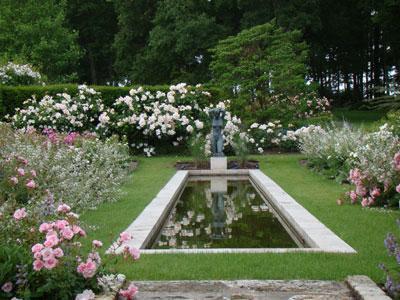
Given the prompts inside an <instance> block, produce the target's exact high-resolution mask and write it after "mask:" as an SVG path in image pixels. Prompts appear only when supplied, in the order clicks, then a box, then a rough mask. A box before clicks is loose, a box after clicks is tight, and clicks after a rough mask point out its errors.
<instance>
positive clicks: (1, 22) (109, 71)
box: [0, 0, 400, 101]
mask: <svg viewBox="0 0 400 300" xmlns="http://www.w3.org/2000/svg"><path fill="white" fill-rule="evenodd" d="M0 11H1V12H2V13H1V14H0V27H1V29H2V30H1V32H0V58H1V59H3V60H10V59H13V60H15V59H19V60H23V61H27V62H30V63H32V64H34V65H37V66H38V67H39V69H40V70H41V71H42V72H43V73H44V74H45V75H46V76H47V78H49V80H51V81H57V82H61V81H64V82H65V81H69V82H71V81H79V82H86V83H89V84H106V83H109V84H116V83H118V82H122V81H124V80H129V81H131V82H133V83H135V84H170V83H176V82H180V81H183V82H187V83H191V84H193V83H197V82H203V83H204V82H209V81H210V80H212V79H213V74H212V72H211V71H210V68H209V65H210V62H211V54H210V51H209V50H210V49H211V48H213V47H215V46H216V44H217V42H218V41H220V40H222V39H225V38H227V37H228V36H231V35H236V34H238V33H239V32H240V31H242V30H243V29H248V28H250V27H253V26H256V25H260V24H264V23H266V22H269V21H271V20H273V19H275V20H276V22H277V23H278V25H279V26H281V27H282V28H284V29H285V30H294V29H298V30H300V31H301V32H302V34H303V39H304V41H305V42H306V43H307V44H308V46H309V49H310V50H309V53H308V63H307V65H308V77H309V79H310V80H312V81H314V82H317V83H319V90H320V93H321V94H322V95H325V96H328V97H334V98H336V99H338V100H339V99H342V100H344V101H349V100H351V101H359V100H360V99H363V98H373V97H376V96H379V95H382V94H383V93H385V94H389V93H390V90H391V89H393V88H394V86H395V85H396V82H397V84H398V83H399V82H400V76H399V71H400V22H399V17H400V0H379V1H378V0H134V1H133V0H86V1H80V0H62V1H55V0H42V1H39V2H38V1H34V0H25V1H12V0H3V1H1V2H0Z"/></svg>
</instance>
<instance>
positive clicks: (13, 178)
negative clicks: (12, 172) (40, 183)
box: [10, 176, 18, 185]
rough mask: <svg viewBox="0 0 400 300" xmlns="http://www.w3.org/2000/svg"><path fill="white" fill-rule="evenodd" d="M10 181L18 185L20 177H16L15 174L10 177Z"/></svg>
mask: <svg viewBox="0 0 400 300" xmlns="http://www.w3.org/2000/svg"><path fill="white" fill-rule="evenodd" d="M10 181H11V183H12V184H13V185H17V184H18V178H17V177H15V176H13V177H11V178H10Z"/></svg>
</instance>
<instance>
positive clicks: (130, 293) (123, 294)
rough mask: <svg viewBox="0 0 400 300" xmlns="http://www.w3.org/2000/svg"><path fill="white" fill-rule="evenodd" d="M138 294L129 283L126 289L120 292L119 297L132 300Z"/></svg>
mask: <svg viewBox="0 0 400 300" xmlns="http://www.w3.org/2000/svg"><path fill="white" fill-rule="evenodd" d="M137 292H138V288H137V287H136V286H135V285H134V284H133V283H131V284H130V285H129V286H128V288H127V289H125V290H120V291H119V295H120V296H121V297H124V298H125V299H127V300H132V299H133V298H134V297H135V295H136V294H137Z"/></svg>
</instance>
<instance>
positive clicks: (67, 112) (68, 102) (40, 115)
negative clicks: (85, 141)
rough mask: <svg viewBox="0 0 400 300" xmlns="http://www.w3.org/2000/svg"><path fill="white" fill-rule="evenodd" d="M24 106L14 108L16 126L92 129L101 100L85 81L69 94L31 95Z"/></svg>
mask: <svg viewBox="0 0 400 300" xmlns="http://www.w3.org/2000/svg"><path fill="white" fill-rule="evenodd" d="M24 107H25V108H24V109H19V108H17V109H16V114H15V115H14V116H13V117H12V121H13V124H14V126H15V127H17V128H26V127H29V126H32V127H34V128H36V129H40V130H43V129H54V130H57V131H60V132H84V131H92V132H93V131H94V130H95V128H96V125H97V123H98V119H99V116H100V113H101V112H102V111H103V110H104V104H103V101H102V99H101V98H100V94H99V93H97V92H96V91H95V90H94V89H92V88H89V87H87V86H86V85H80V86H78V91H77V93H76V94H75V95H73V96H71V95H69V94H67V93H61V94H57V95H56V96H54V97H53V96H44V97H43V98H42V99H41V100H39V101H38V100H37V99H35V97H32V98H31V99H28V100H26V101H25V102H24Z"/></svg>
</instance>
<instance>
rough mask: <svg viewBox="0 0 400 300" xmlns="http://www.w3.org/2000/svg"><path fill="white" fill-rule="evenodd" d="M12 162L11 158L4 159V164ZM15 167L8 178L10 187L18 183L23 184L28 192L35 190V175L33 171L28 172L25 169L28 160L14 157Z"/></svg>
mask: <svg viewBox="0 0 400 300" xmlns="http://www.w3.org/2000/svg"><path fill="white" fill-rule="evenodd" d="M11 161H12V157H9V158H8V159H6V162H8V163H10V162H11ZM15 161H16V165H17V166H16V167H15V170H14V172H15V173H14V174H12V175H11V176H10V177H9V181H10V183H11V185H12V186H16V185H18V183H20V182H24V184H25V187H26V188H27V189H29V190H33V189H36V188H37V186H38V185H37V183H36V182H35V178H36V177H37V173H36V171H35V170H33V169H31V170H29V169H28V168H27V165H28V160H26V159H25V158H23V157H20V156H16V157H15Z"/></svg>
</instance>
